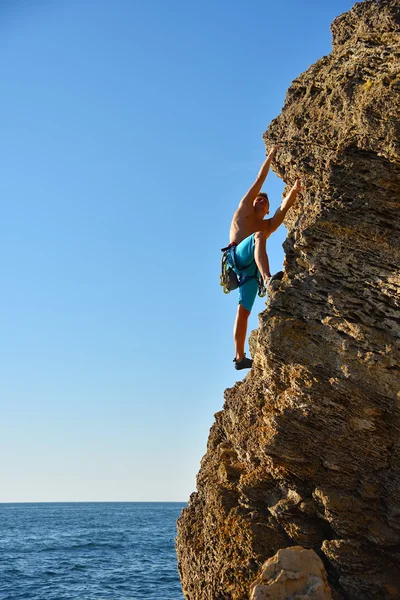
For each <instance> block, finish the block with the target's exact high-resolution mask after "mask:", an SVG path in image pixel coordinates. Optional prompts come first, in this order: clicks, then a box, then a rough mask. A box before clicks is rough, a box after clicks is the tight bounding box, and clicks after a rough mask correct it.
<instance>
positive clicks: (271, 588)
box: [250, 546, 332, 600]
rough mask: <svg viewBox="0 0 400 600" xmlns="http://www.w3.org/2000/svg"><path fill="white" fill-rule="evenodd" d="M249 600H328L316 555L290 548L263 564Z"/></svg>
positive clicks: (329, 598) (323, 570) (294, 547)
mask: <svg viewBox="0 0 400 600" xmlns="http://www.w3.org/2000/svg"><path fill="white" fill-rule="evenodd" d="M250 600H332V595H331V592H330V589H329V585H328V581H327V578H326V572H325V569H324V565H323V564H322V561H321V559H320V558H319V556H318V555H317V554H316V553H315V552H314V550H305V549H304V548H302V547H301V546H293V547H292V548H285V549H284V550H279V552H277V553H276V554H275V556H273V557H272V558H270V559H268V560H267V561H266V562H265V563H264V565H263V567H262V570H261V574H260V576H259V578H258V579H257V580H256V581H255V582H254V583H253V586H252V591H251V595H250Z"/></svg>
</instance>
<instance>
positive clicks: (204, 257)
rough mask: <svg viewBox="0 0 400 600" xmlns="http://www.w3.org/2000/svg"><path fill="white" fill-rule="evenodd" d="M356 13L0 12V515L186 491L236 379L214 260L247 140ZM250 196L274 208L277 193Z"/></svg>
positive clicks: (46, 4)
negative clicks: (26, 507)
mask: <svg viewBox="0 0 400 600" xmlns="http://www.w3.org/2000/svg"><path fill="white" fill-rule="evenodd" d="M352 4H353V2H351V1H349V0H325V1H324V2H320V1H319V0H318V1H317V0H311V1H309V2H300V1H299V0H287V1H286V2H271V1H269V0H263V1H261V0H260V1H259V0H248V1H247V2H243V1H239V0H233V1H232V0H229V1H228V0H218V2H216V1H215V0H202V2H188V1H187V0H169V1H168V2H167V1H166V0H148V1H146V2H145V1H143V0H140V1H139V0H113V1H112V2H111V1H110V0H108V1H106V0H68V2H54V1H50V0H40V1H39V0H25V1H23V0H13V1H12V0H8V1H6V0H4V1H3V2H1V4H0V73H1V81H2V92H1V97H0V108H1V110H0V131H1V139H0V158H1V176H0V193H1V201H2V213H1V219H0V273H1V295H0V336H1V338H0V339H1V344H0V380H1V384H0V396H1V413H0V414H1V426H0V433H1V435H0V453H1V461H0V501H8V502H19V501H25V502H29V501H97V500H98V501H111V500H115V501H118V500H121V501H148V500H159V501H169V500H172V501H186V500H187V499H188V497H189V495H190V493H191V492H192V491H194V489H195V476H196V473H197V471H198V469H199V464H200V460H201V457H202V456H203V454H204V452H205V449H206V443H207V437H208V431H209V428H210V426H211V424H212V422H213V415H214V413H215V412H217V411H218V410H220V409H221V408H222V405H223V391H224V389H225V388H226V387H230V386H232V385H233V383H234V382H235V381H236V380H237V379H238V378H239V377H240V378H242V377H243V376H244V375H245V372H241V373H237V372H236V371H235V370H234V368H233V364H232V359H233V343H232V326H233V321H234V317H235V313H236V306H237V296H236V294H235V293H232V294H230V295H229V296H225V295H224V294H223V293H222V289H221V288H220V287H219V269H220V257H221V253H220V248H221V247H222V246H224V245H226V244H227V243H228V231H229V225H230V220H231V217H232V214H233V212H234V210H235V209H236V206H237V204H238V202H239V200H240V199H241V197H242V196H243V194H244V193H245V192H246V191H247V189H248V187H249V186H250V185H251V184H252V183H253V180H254V179H255V177H256V175H257V172H258V170H259V168H260V166H261V164H262V162H263V160H264V154H265V148H264V145H263V142H262V134H263V132H264V131H265V130H266V129H267V127H268V125H269V123H270V121H271V120H272V119H273V118H274V117H275V116H277V115H278V114H279V113H280V111H281V108H282V105H283V102H284V98H285V93H286V90H287V88H288V87H289V85H290V83H291V81H292V80H293V79H294V78H295V77H297V76H298V75H299V74H300V73H301V72H303V71H305V70H306V69H307V68H308V67H309V66H310V65H311V64H312V63H314V62H315V61H316V60H317V59H318V58H320V57H321V56H323V55H326V54H328V53H329V52H330V50H331V35H330V30H329V25H330V23H331V21H332V20H333V19H334V17H335V16H337V15H339V14H341V13H342V12H344V11H347V10H349V9H350V8H351V6H352ZM264 189H265V190H266V191H267V192H268V193H269V195H270V199H271V204H272V211H274V210H276V208H277V207H278V206H279V203H280V201H281V193H282V189H283V184H282V182H281V181H279V180H278V179H277V178H276V177H275V175H273V174H272V173H271V174H270V176H269V178H268V180H267V182H266V184H265V186H264ZM285 233H286V230H285V228H284V227H282V228H281V231H278V232H276V233H275V234H274V236H273V238H272V239H271V241H270V243H269V244H268V252H269V256H270V263H271V267H272V271H273V272H274V271H277V270H279V269H280V268H281V265H282V261H283V250H282V247H281V245H282V242H283V240H284V238H285ZM263 306H264V302H263V300H261V299H259V298H257V299H256V303H255V307H254V311H253V314H252V315H251V319H250V328H249V331H250V330H251V329H254V328H255V327H257V322H258V321H257V314H258V312H260V311H261V310H262V309H263Z"/></svg>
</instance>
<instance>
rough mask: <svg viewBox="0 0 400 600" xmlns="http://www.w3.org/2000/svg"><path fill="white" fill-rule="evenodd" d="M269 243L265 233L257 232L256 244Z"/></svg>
mask: <svg viewBox="0 0 400 600" xmlns="http://www.w3.org/2000/svg"><path fill="white" fill-rule="evenodd" d="M266 241H267V237H266V235H265V233H264V232H263V231H256V233H255V234H254V243H255V244H265V242H266Z"/></svg>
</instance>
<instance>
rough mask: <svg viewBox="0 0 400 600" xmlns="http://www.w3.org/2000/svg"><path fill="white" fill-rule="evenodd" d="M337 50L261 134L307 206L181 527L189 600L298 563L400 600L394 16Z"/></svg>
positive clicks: (399, 123) (363, 5)
mask: <svg viewBox="0 0 400 600" xmlns="http://www.w3.org/2000/svg"><path fill="white" fill-rule="evenodd" d="M332 33H333V50H332V53H331V54H330V55H329V56H326V57H324V58H322V59H321V60H319V61H318V62H317V63H316V64H314V65H313V66H311V67H310V68H309V69H308V71H306V72H305V73H303V74H302V75H300V76H299V77H298V78H297V79H296V80H295V81H294V82H293V84H292V86H291V87H290V89H289V90H288V93H287V97H286V101H285V105H284V107H283V110H282V114H281V115H280V116H278V117H277V118H276V119H275V120H274V121H273V122H272V124H271V126H270V127H269V129H268V131H267V132H266V134H265V141H266V145H267V147H268V148H269V147H270V145H271V144H273V143H277V142H280V143H282V149H281V150H280V151H279V153H278V154H277V157H276V161H275V162H274V169H275V170H276V172H277V173H278V175H279V176H280V177H282V178H283V180H284V181H285V182H286V183H287V184H288V185H292V184H293V183H294V181H295V179H296V178H297V177H299V176H300V177H301V178H302V179H303V184H304V191H303V192H302V194H301V197H300V198H299V200H298V202H297V203H296V205H295V206H294V207H293V208H292V209H291V211H290V212H289V213H288V215H287V219H286V226H287V228H288V237H287V240H286V242H285V244H284V249H285V254H286V257H285V264H286V268H285V275H284V278H283V279H282V281H280V282H277V283H276V284H275V285H274V286H272V287H271V289H270V291H269V297H268V302H267V307H266V309H265V310H264V311H263V312H262V313H261V314H260V316H259V327H258V330H257V331H256V332H255V333H253V334H252V336H251V351H252V355H253V358H254V365H253V368H252V370H251V372H250V373H249V374H248V375H247V376H246V377H245V379H244V380H243V381H241V382H238V383H237V384H235V386H234V387H233V388H231V389H228V390H226V392H225V404H224V407H223V410H221V411H220V412H218V413H217V414H216V415H215V423H214V424H213V426H212V428H211V431H210V436H209V440H208V445H207V452H206V454H205V456H204V458H203V460H202V463H201V468H200V472H199V474H198V477H197V492H195V493H194V494H192V496H191V498H190V501H189V505H188V508H187V509H185V510H183V512H182V515H181V517H180V519H179V522H178V537H177V553H178V564H179V571H180V575H181V579H182V584H183V590H184V595H185V598H186V600H245V599H247V598H248V597H249V590H250V584H251V582H252V581H253V580H254V578H255V577H256V575H257V573H258V572H259V570H260V568H261V566H262V564H263V563H264V562H265V561H266V560H267V559H269V558H270V557H272V556H273V555H274V554H275V553H276V552H277V551H278V550H280V549H282V548H287V547H289V546H293V545H301V546H304V547H306V548H310V549H313V550H314V551H315V552H316V553H317V554H318V555H319V556H320V558H321V559H322V560H323V562H324V565H325V568H326V571H327V573H328V580H329V583H330V586H331V589H332V596H333V597H334V598H335V599H338V598H345V599H346V600H385V599H390V598H391V599H394V598H400V436H399V431H400V410H399V405H400V398H399V364H400V360H399V346H400V328H399V324H400V313H399V287H400V278H399V272H398V267H399V264H400V235H399V229H400V203H399V200H400V143H399V140H400V0H380V1H376V0H366V1H364V2H360V3H358V4H356V5H355V6H354V7H353V8H352V10H351V11H349V12H348V13H346V14H344V15H341V16H340V17H338V18H337V19H336V20H335V21H334V23H333V25H332Z"/></svg>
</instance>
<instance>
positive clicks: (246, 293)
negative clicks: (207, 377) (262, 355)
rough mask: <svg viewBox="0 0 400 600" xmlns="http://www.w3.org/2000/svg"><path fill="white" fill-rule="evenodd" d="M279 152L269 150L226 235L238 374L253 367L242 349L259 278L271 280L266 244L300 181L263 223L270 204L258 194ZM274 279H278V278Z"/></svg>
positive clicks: (287, 207) (235, 359) (298, 189)
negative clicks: (235, 291)
mask: <svg viewBox="0 0 400 600" xmlns="http://www.w3.org/2000/svg"><path fill="white" fill-rule="evenodd" d="M278 148H279V146H274V147H273V148H272V150H271V152H270V153H269V154H268V156H267V158H266V160H265V162H264V164H263V165H262V167H261V169H260V172H259V173H258V176H257V179H256V180H255V182H254V183H253V185H252V186H251V188H250V189H249V191H248V192H247V194H246V195H245V196H244V197H243V198H242V200H241V201H240V203H239V206H238V208H237V210H236V212H235V214H234V215H233V219H232V223H231V229H230V234H229V251H228V263H229V264H230V266H231V267H232V268H233V270H234V271H235V273H236V274H237V275H238V278H239V306H238V311H237V315H236V321H235V326H234V330H233V339H234V343H235V358H234V359H233V362H234V364H235V369H238V370H240V369H250V368H251V366H252V364H253V361H252V360H251V359H250V358H247V356H246V355H245V352H244V345H245V341H246V333H247V321H248V318H249V315H250V312H251V309H252V307H253V304H254V300H255V297H256V294H257V291H258V287H259V278H260V277H261V278H262V281H263V282H264V284H265V285H268V283H269V281H270V279H271V273H270V270H269V263H268V256H267V251H266V240H267V238H268V237H269V236H270V235H271V233H273V232H274V231H275V230H276V229H278V227H279V225H281V224H282V222H283V219H284V218H285V215H286V213H287V211H288V210H289V208H290V207H291V206H292V205H293V203H294V201H295V200H296V196H297V193H298V192H299V191H300V190H301V183H300V179H296V182H295V184H294V186H293V187H292V189H291V190H290V192H289V194H288V195H287V196H286V198H284V200H283V201H282V203H281V206H280V207H279V208H278V210H277V211H276V212H275V214H274V216H273V217H272V218H271V219H265V220H264V217H265V216H266V215H267V214H268V213H269V201H268V196H267V194H265V193H264V192H260V190H261V187H262V185H263V183H264V181H265V179H266V177H267V175H268V171H269V168H270V165H271V162H272V160H273V158H274V156H275V154H276V152H277V150H278ZM281 276H282V275H281ZM275 277H277V278H279V275H278V276H277V275H275Z"/></svg>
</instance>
